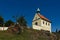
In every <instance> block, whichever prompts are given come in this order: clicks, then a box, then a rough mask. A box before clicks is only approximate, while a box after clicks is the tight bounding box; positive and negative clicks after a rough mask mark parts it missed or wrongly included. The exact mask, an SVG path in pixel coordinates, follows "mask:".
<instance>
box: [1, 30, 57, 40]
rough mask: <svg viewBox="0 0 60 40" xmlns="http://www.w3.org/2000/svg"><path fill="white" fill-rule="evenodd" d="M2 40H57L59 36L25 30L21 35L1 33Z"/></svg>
mask: <svg viewBox="0 0 60 40" xmlns="http://www.w3.org/2000/svg"><path fill="white" fill-rule="evenodd" d="M0 40H57V36H56V35H55V34H53V33H51V34H50V33H48V32H45V31H37V30H33V29H25V30H24V32H22V33H20V34H13V33H10V32H7V31H0Z"/></svg>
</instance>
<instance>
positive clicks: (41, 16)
mask: <svg viewBox="0 0 60 40" xmlns="http://www.w3.org/2000/svg"><path fill="white" fill-rule="evenodd" d="M37 15H38V16H39V17H40V18H42V19H43V20H46V21H48V22H51V21H50V20H49V19H47V18H46V17H44V16H43V15H41V14H39V13H38V14H37Z"/></svg>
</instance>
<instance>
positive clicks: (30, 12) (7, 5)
mask: <svg viewBox="0 0 60 40" xmlns="http://www.w3.org/2000/svg"><path fill="white" fill-rule="evenodd" d="M37 8H40V10H41V11H40V13H41V14H42V15H44V16H45V17H47V18H48V19H50V20H51V21H52V31H55V30H56V29H58V30H60V0H0V15H2V16H3V17H4V19H5V21H6V20H8V19H11V20H15V19H13V18H12V16H16V15H18V16H21V15H24V16H25V18H26V20H27V23H28V25H29V26H31V24H32V19H33V17H34V15H35V13H36V9H37Z"/></svg>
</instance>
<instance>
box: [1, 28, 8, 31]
mask: <svg viewBox="0 0 60 40" xmlns="http://www.w3.org/2000/svg"><path fill="white" fill-rule="evenodd" d="M7 29H8V27H0V30H2V31H3V30H7Z"/></svg>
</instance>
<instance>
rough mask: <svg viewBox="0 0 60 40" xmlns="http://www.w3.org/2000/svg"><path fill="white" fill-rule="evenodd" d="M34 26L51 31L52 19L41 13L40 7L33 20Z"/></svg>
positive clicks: (34, 27) (37, 28)
mask: <svg viewBox="0 0 60 40" xmlns="http://www.w3.org/2000/svg"><path fill="white" fill-rule="evenodd" d="M32 28H33V29H36V30H46V31H49V32H51V21H50V20H49V19H47V18H46V17H44V16H43V15H41V14H40V9H39V8H38V9H37V12H36V14H35V16H34V18H33V20H32Z"/></svg>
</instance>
